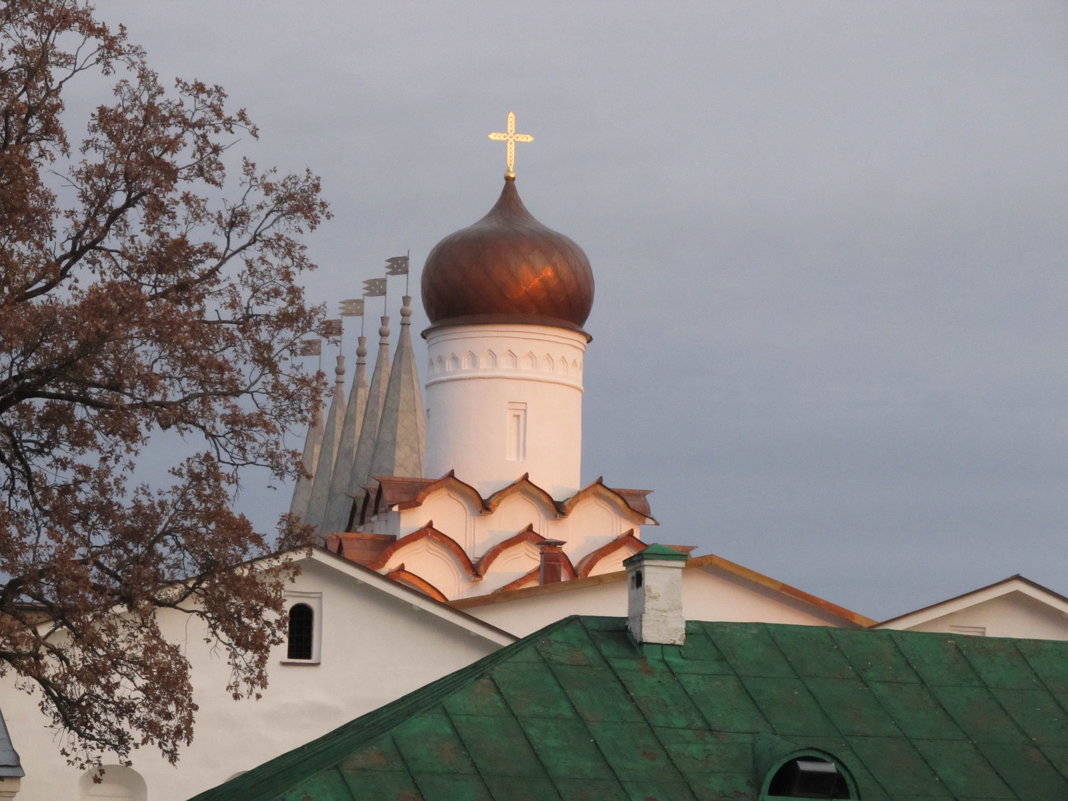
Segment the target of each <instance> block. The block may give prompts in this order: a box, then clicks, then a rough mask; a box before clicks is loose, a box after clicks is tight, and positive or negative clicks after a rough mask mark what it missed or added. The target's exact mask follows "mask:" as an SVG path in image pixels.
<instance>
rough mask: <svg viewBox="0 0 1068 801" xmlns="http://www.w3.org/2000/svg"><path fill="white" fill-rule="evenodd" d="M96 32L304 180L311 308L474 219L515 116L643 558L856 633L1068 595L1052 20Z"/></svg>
mask: <svg viewBox="0 0 1068 801" xmlns="http://www.w3.org/2000/svg"><path fill="white" fill-rule="evenodd" d="M97 5H98V9H99V11H100V12H101V15H102V16H103V17H105V18H106V19H108V20H109V21H114V22H120V21H121V22H123V23H125V24H126V25H127V27H128V28H129V31H130V35H131V38H132V39H134V40H135V41H139V42H140V43H142V44H143V45H145V46H146V47H147V49H148V51H149V54H150V61H151V62H152V63H153V65H154V66H155V67H156V68H157V69H158V70H159V72H160V73H161V74H162V75H163V76H164V77H166V78H168V79H169V78H170V77H173V76H175V75H182V76H184V77H198V78H201V79H204V80H206V81H210V82H217V83H220V84H222V85H223V86H225V87H226V88H227V89H228V90H229V92H230V94H231V97H232V98H233V100H234V102H235V104H236V105H241V106H245V107H246V108H248V110H249V112H250V113H251V115H252V116H253V118H254V119H255V121H256V122H257V123H258V124H259V125H260V128H261V133H262V137H261V140H260V141H259V142H258V143H256V144H255V145H254V146H253V147H251V148H249V152H251V153H252V154H253V155H254V157H255V158H256V160H257V161H258V162H259V163H261V164H263V165H265V164H272V163H273V164H276V165H278V166H279V167H282V168H284V169H287V170H296V169H303V168H304V167H305V166H307V167H310V168H311V169H312V170H313V171H315V172H317V173H318V174H320V175H321V176H322V178H323V187H324V192H325V194H326V197H327V198H328V199H329V200H330V202H331V203H332V204H333V211H334V214H335V217H334V219H333V221H331V222H330V223H329V224H328V225H327V226H325V227H324V228H323V229H322V230H321V231H320V232H317V233H316V234H315V235H314V236H313V238H312V239H311V250H312V252H313V254H314V256H315V258H316V259H317V261H318V262H319V264H320V265H321V269H320V271H319V272H318V273H317V274H316V275H315V276H314V277H313V278H312V279H311V281H310V283H309V287H310V293H311V295H312V296H313V297H314V298H316V299H318V300H322V301H327V300H329V301H333V300H335V299H337V298H341V297H350V296H353V295H357V294H358V287H359V283H360V281H362V279H364V278H367V277H372V276H374V275H378V274H379V270H380V265H381V264H382V262H383V261H384V259H385V258H386V257H388V256H392V255H396V254H397V253H402V252H404V251H405V250H406V249H410V250H411V253H412V262H413V266H414V267H416V268H417V269H418V268H421V265H422V262H423V259H424V258H425V257H426V254H427V252H428V251H429V249H430V248H431V247H432V246H433V245H434V244H435V242H437V240H439V239H440V238H442V237H443V236H445V235H446V234H448V233H450V232H451V231H453V230H455V229H457V228H460V227H463V226H465V225H468V224H470V223H471V222H474V221H475V220H476V219H478V218H479V217H481V216H482V214H483V213H485V212H486V211H487V210H488V209H489V207H490V206H491V205H492V203H493V202H494V200H495V199H496V197H497V194H498V192H499V190H500V184H501V174H502V171H503V153H502V150H503V148H502V147H501V146H500V145H498V144H497V143H493V142H490V141H489V140H488V139H487V138H486V134H487V133H489V132H490V131H495V130H502V126H503V125H504V118H505V114H506V112H507V111H509V110H514V111H515V112H516V114H517V116H518V127H519V130H520V131H521V132H525V133H530V134H533V135H534V136H535V138H536V141H535V142H534V143H533V144H530V145H526V146H519V151H518V156H517V161H518V163H517V172H518V175H519V178H518V187H519V190H520V193H521V195H522V197H523V199H524V201H525V202H526V205H527V206H528V208H529V209H530V210H531V212H532V213H534V215H535V216H537V217H538V218H539V219H540V220H541V221H542V222H544V223H545V224H547V225H549V226H550V227H553V228H556V229H557V230H560V231H562V232H564V233H566V234H568V235H569V236H571V237H572V238H573V239H575V240H576V241H577V242H578V243H579V244H580V245H582V246H583V248H584V249H585V250H586V252H587V254H588V255H589V257H590V261H591V263H592V265H593V269H594V274H595V276H596V280H597V297H596V300H595V303H594V310H593V314H592V315H591V317H590V319H589V321H588V324H587V330H588V331H589V332H590V333H591V334H592V335H593V337H594V340H593V343H592V344H591V346H590V349H589V351H588V353H587V368H586V369H587V372H586V396H585V437H584V439H585V455H584V475H585V478H587V479H588V480H592V479H594V478H596V477H597V476H598V475H602V474H603V475H604V477H605V481H606V483H608V484H609V485H614V486H623V487H641V488H649V489H653V490H654V491H655V492H654V494H653V495H652V497H651V501H652V504H653V511H654V514H655V515H656V517H657V518H658V519H659V520H660V522H661V527H660V528H659V529H648V530H647V533H646V539H648V540H655V541H662V542H668V543H682V544H693V545H697V546H699V552H701V553H707V552H714V553H717V554H719V555H721V556H723V557H726V558H728V559H732V560H735V561H738V562H741V563H742V564H744V565H746V566H748V567H750V568H753V569H755V570H758V571H761V572H764V573H768V574H770V575H772V576H774V577H775V578H778V579H781V580H783V581H786V582H789V583H791V584H794V585H797V586H799V587H801V588H802V589H805V590H808V591H810V592H814V593H816V594H818V595H821V596H823V597H825V598H827V599H829V600H831V601H834V602H837V603H840V604H843V605H845V606H848V607H851V608H853V609H856V610H857V611H859V612H861V613H864V614H867V615H870V616H872V617H877V618H886V617H890V616H892V615H896V614H899V613H902V612H905V611H908V610H911V609H914V608H916V607H918V606H921V605H924V604H926V603H930V602H933V601H937V600H940V599H943V598H945V597H948V596H950V595H954V594H957V593H960V592H963V591H966V590H969V589H973V588H975V587H978V586H980V585H983V584H987V583H990V582H992V581H995V580H998V579H1001V578H1004V577H1005V576H1007V575H1009V574H1012V573H1016V572H1019V573H1023V574H1024V575H1026V576H1028V577H1029V578H1031V579H1033V580H1036V581H1039V582H1041V583H1044V584H1046V585H1048V586H1050V587H1051V588H1053V589H1055V590H1058V591H1060V592H1068V579H1065V577H1064V568H1065V564H1066V555H1068V358H1066V352H1065V351H1066V347H1068V313H1066V311H1068V268H1066V255H1068V226H1066V224H1065V214H1066V210H1068V3H1065V2H1063V0H1054V1H1051V2H1027V1H1022V0H1016V1H1015V2H997V3H995V2H984V1H983V0H965V1H962V2H951V1H950V0H940V1H939V2H931V0H918V1H917V2H893V3H891V2H884V3H864V2H799V1H798V0H782V1H781V2H755V1H754V0H745V2H714V1H712V0H701V2H657V3H654V2H642V3H638V2H621V1H620V0H611V1H610V2H609V1H606V2H581V1H578V0H567V1H566V2H544V1H538V0H530V1H529V2H527V3H526V4H517V3H492V4H491V3H488V2H473V1H467V2H463V1H458V2H448V3H446V2H435V3H430V2H427V3H415V2H398V1H397V0H392V1H391V2H388V3H381V2H379V3H371V2H351V0H347V1H346V2H341V1H340V0H339V1H337V2H318V0H315V1H313V2H307V3H294V2H276V1H275V0H266V1H264V0H259V1H258V2H236V0H229V2H226V1H224V2H219V0H214V2H204V1H203V0H183V2H180V3H146V2H143V0H101V2H98V4H97ZM413 278H416V279H417V276H414V275H413ZM397 280H398V279H391V292H392V291H393V290H394V289H395V288H396V287H398V284H397V283H394V282H397ZM370 305H371V304H369V306H370ZM391 305H395V304H391ZM394 316H395V317H396V311H395V310H394ZM415 325H416V326H418V327H422V326H424V325H425V317H422V315H421V309H420V310H419V312H418V315H417V317H416V320H415ZM369 330H373V325H372V326H370V327H369ZM288 498H289V494H288V492H283V493H279V494H275V495H267V496H265V495H264V494H263V492H262V491H259V490H258V488H255V487H250V490H249V492H248V493H247V495H246V497H245V499H244V502H246V503H248V502H250V500H251V499H254V500H255V503H254V504H250V506H256V507H262V509H267V510H269V511H270V513H271V514H270V515H266V516H265V515H264V512H263V511H260V512H259V517H258V518H257V520H258V522H260V523H261V524H264V525H269V522H268V521H269V518H270V517H273V514H274V513H275V512H281V511H283V510H284V508H286V507H287V505H288Z"/></svg>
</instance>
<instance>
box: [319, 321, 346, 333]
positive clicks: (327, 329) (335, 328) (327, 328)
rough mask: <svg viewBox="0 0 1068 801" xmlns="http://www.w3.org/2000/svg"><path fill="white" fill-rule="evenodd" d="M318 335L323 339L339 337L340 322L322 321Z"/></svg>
mask: <svg viewBox="0 0 1068 801" xmlns="http://www.w3.org/2000/svg"><path fill="white" fill-rule="evenodd" d="M319 335H320V336H324V337H339V336H341V320H338V319H336V318H335V319H333V320H323V327H322V328H320V329H319Z"/></svg>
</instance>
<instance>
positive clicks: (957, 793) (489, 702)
mask: <svg viewBox="0 0 1068 801" xmlns="http://www.w3.org/2000/svg"><path fill="white" fill-rule="evenodd" d="M1066 710H1068V642H1054V641H1045V640H1010V639H993V638H989V639H988V638H981V637H968V636H962V635H948V634H926V633H918V632H902V631H863V630H846V629H830V628H821V627H815V626H784V625H774V624H762V623H699V622H688V623H687V628H686V644H685V645H683V646H655V645H644V646H638V645H635V643H634V642H633V641H632V640H631V638H630V636H629V635H628V634H627V631H626V624H625V621H623V620H621V619H618V618H597V617H571V618H567V619H565V620H562V621H560V622H558V623H555V624H553V625H551V626H549V627H547V628H545V629H542V630H541V631H539V632H536V633H534V634H532V635H530V636H529V637H526V638H525V639H523V640H520V641H519V642H517V643H515V644H513V645H510V646H506V647H505V648H502V649H501V650H500V651H498V652H496V653H494V654H491V655H490V656H488V657H486V658H484V659H482V660H480V661H478V662H476V663H474V664H472V665H470V666H468V667H466V668H464V669H462V670H460V671H457V672H456V673H453V674H451V675H449V676H446V677H445V678H443V679H441V680H439V681H437V682H434V683H433V684H429V685H427V686H426V687H424V688H422V689H421V690H418V691H416V692H414V693H412V694H410V695H408V696H405V697H404V698H401V699H400V700H398V701H395V702H393V703H391V704H388V705H386V706H384V707H382V708H381V709H379V710H377V711H375V712H372V713H370V714H368V715H364V716H363V717H361V718H358V719H356V720H354V721H352V722H350V723H348V724H346V725H344V726H342V727H340V728H338V729H336V730H334V731H332V732H330V733H329V734H327V735H325V736H323V737H321V738H319V739H318V740H315V741H313V742H311V743H308V744H307V745H305V746H302V747H300V748H297V749H295V750H294V751H291V752H289V753H287V754H283V755H282V756H280V757H278V758H277V759H274V760H271V761H270V762H267V763H265V764H264V765H261V766H260V767H258V768H256V769H254V770H252V771H249V772H248V773H245V774H243V775H241V776H239V777H237V778H236V779H233V780H231V781H229V782H227V783H226V784H223V785H220V786H219V787H216V788H214V789H213V790H209V791H207V792H205V793H202V794H201V795H198V796H197V797H196V799H195V801H222V799H226V801H306V800H307V799H311V800H313V801H356V800H357V799H359V801H367V800H369V799H374V800H375V801H385V800H386V799H398V800H399V799H404V801H416V799H426V800H427V801H491V799H494V800H499V801H505V800H507V801H550V799H551V800H552V801H585V799H590V801H592V800H593V799H596V800H597V801H615V800H616V799H618V800H619V801H624V800H626V801H650V800H651V799H652V800H654V801H713V800H715V801H723V800H725V799H732V801H740V800H741V799H759V798H762V796H761V788H762V786H763V784H764V782H765V780H766V778H767V777H768V775H769V771H772V770H773V769H774V768H775V767H776V766H777V765H778V764H781V763H782V761H783V760H785V759H787V758H788V757H790V756H792V755H797V754H800V753H823V754H826V755H828V758H831V759H833V760H834V761H835V762H836V763H837V764H838V765H839V766H840V768H841V770H842V771H843V772H844V773H845V774H847V775H848V776H849V777H851V779H852V782H853V784H854V786H855V788H856V795H855V797H858V798H860V799H863V801H885V800H886V799H893V801H936V799H937V800H939V801H949V800H950V799H956V800H957V801H979V799H1020V801H1023V800H1024V799H1026V800H1027V801H1052V800H1053V799H1064V798H1068V712H1066ZM235 767H237V766H235Z"/></svg>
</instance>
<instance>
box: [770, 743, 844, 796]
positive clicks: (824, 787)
mask: <svg viewBox="0 0 1068 801" xmlns="http://www.w3.org/2000/svg"><path fill="white" fill-rule="evenodd" d="M763 798H764V799H767V801H780V800H781V801H786V800H787V799H791V800H792V799H802V798H830V799H836V798H837V799H851V798H856V796H855V795H854V794H853V792H852V790H850V782H849V781H848V780H847V779H846V777H845V776H844V775H843V773H842V772H841V771H840V770H839V768H838V763H837V762H834V761H832V760H829V759H824V758H823V757H820V756H817V755H807V754H806V755H804V756H798V757H795V758H793V759H788V760H787V761H786V762H784V763H782V765H780V766H779V769H778V770H777V771H775V773H774V774H773V775H772V777H771V780H770V781H769V782H768V787H767V791H766V792H765V794H764V796H763Z"/></svg>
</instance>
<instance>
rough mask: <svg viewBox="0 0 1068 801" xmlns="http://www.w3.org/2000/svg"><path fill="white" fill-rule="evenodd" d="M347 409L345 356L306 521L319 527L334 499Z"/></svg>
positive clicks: (339, 365) (339, 360)
mask: <svg viewBox="0 0 1068 801" xmlns="http://www.w3.org/2000/svg"><path fill="white" fill-rule="evenodd" d="M344 409H345V357H344V356H341V355H338V357H337V366H336V367H335V368H334V395H333V397H332V398H331V399H330V411H329V412H327V415H326V425H325V426H323V441H322V444H321V445H320V446H319V458H318V459H317V460H316V462H315V476H314V478H313V481H312V492H311V500H309V501H308V511H307V513H306V514H305V515H304V522H305V523H307V524H308V525H311V526H316V527H319V526H321V525H322V523H323V517H324V516H325V515H326V502H327V498H329V496H330V481H331V477H332V476H333V473H334V459H335V457H337V451H338V444H339V443H340V441H341V426H342V423H343V420H342V415H343V414H344Z"/></svg>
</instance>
